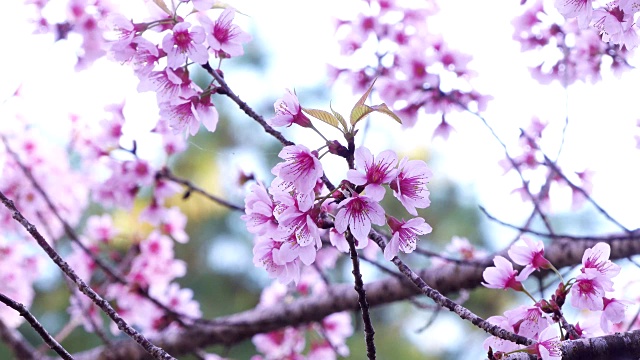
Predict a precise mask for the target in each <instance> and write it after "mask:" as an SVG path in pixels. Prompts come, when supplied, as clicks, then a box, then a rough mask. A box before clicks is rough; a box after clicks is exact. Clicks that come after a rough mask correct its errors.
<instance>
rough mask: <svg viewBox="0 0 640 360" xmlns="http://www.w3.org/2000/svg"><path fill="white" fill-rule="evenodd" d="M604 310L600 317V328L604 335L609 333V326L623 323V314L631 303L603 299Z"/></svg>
mask: <svg viewBox="0 0 640 360" xmlns="http://www.w3.org/2000/svg"><path fill="white" fill-rule="evenodd" d="M602 300H603V303H604V309H603V311H602V315H601V317H600V327H601V328H602V331H604V332H605V333H609V332H610V330H611V324H617V323H620V322H622V321H624V312H625V310H627V307H628V306H629V305H631V304H632V303H631V302H630V301H626V300H618V299H615V298H613V299H608V298H606V297H604V298H603V299H602Z"/></svg>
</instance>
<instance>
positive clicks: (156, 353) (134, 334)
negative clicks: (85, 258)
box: [0, 191, 174, 360]
mask: <svg viewBox="0 0 640 360" xmlns="http://www.w3.org/2000/svg"><path fill="white" fill-rule="evenodd" d="M0 201H2V203H3V204H4V206H5V207H6V208H7V209H8V210H9V211H10V212H12V217H13V219H15V220H16V221H17V222H18V223H20V225H22V226H23V227H24V228H25V230H27V232H28V233H29V234H30V235H31V237H33V239H34V240H35V241H36V242H37V243H38V245H40V247H41V248H42V249H43V250H44V251H45V252H46V253H47V255H48V256H49V258H50V259H51V260H52V261H53V262H54V263H55V264H56V265H57V266H58V267H59V268H60V270H62V272H64V273H65V275H67V277H69V278H70V279H71V280H72V281H73V282H74V283H75V284H76V286H78V289H79V290H80V291H81V292H82V293H83V294H85V295H86V296H87V297H88V298H89V299H91V301H93V302H94V303H95V304H96V305H98V307H99V308H100V309H102V311H104V312H105V314H107V316H109V318H111V320H113V321H114V322H115V323H116V325H117V326H118V329H120V330H121V331H122V332H124V333H125V334H127V335H128V336H129V337H131V338H132V339H133V340H135V341H136V342H137V343H138V344H139V345H140V346H142V347H143V348H144V349H145V350H146V351H147V352H148V353H149V354H151V355H152V356H153V357H154V358H156V359H166V360H168V359H174V357H172V356H171V355H169V354H167V353H166V352H165V351H164V350H163V349H161V348H159V347H157V346H155V345H153V344H152V343H151V342H150V341H149V340H147V338H146V337H144V336H143V335H142V334H140V333H139V332H138V331H136V330H135V329H134V328H132V327H131V326H130V325H129V324H127V322H126V321H125V320H124V319H123V318H122V317H121V316H120V315H118V313H117V312H116V311H115V310H114V309H113V307H111V305H110V304H109V303H108V302H107V301H106V300H104V299H103V298H102V297H101V296H100V295H98V294H97V293H96V292H95V291H94V290H93V289H92V288H91V287H89V286H88V285H87V284H86V283H85V282H84V281H83V280H82V279H81V278H80V277H79V276H78V275H77V274H76V273H75V271H74V270H73V269H72V268H71V266H69V264H68V263H67V262H66V261H64V260H63V259H62V257H60V255H59V254H58V253H57V252H56V251H55V250H54V249H53V248H52V247H51V245H49V243H48V242H47V241H46V240H45V239H44V237H42V235H41V234H40V233H39V232H38V229H36V227H35V226H34V225H33V224H31V223H30V222H29V221H28V220H27V219H26V218H25V217H24V216H23V215H22V213H20V211H18V209H17V208H16V207H15V205H14V204H13V201H11V200H10V199H8V198H7V197H6V196H5V195H4V193H3V192H1V191H0Z"/></svg>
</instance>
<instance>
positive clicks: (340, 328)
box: [251, 248, 353, 360]
mask: <svg viewBox="0 0 640 360" xmlns="http://www.w3.org/2000/svg"><path fill="white" fill-rule="evenodd" d="M338 255H339V252H338V251H335V250H334V249H331V248H325V249H322V250H321V251H320V252H318V259H317V261H316V262H317V264H318V266H319V269H328V268H332V267H334V266H335V262H336V260H337V257H338ZM326 287H327V284H326V283H325V282H324V281H323V280H322V277H321V276H320V274H319V273H318V270H316V269H315V268H313V267H305V268H304V270H303V271H302V275H301V277H300V281H299V282H298V283H297V284H296V285H295V286H286V285H283V284H282V283H280V282H273V283H272V284H271V285H270V286H269V287H267V288H265V289H264V290H263V291H262V295H261V297H260V303H259V304H258V306H257V308H258V309H260V308H263V307H268V306H274V305H281V304H283V303H287V302H288V301H293V300H294V299H295V298H296V297H299V296H314V295H319V294H325V293H326V291H327V290H326ZM351 335H353V326H352V323H351V315H350V314H349V313H348V312H340V313H335V314H332V315H329V316H327V317H325V318H324V319H323V320H322V321H320V322H317V323H311V324H307V325H304V326H299V327H291V326H289V327H285V328H283V329H280V330H277V331H273V332H270V333H266V334H258V335H255V336H254V337H253V339H252V341H253V343H254V345H255V346H256V349H257V350H258V351H259V352H260V353H261V354H262V355H255V356H253V357H252V358H251V359H252V360H276V359H292V360H293V359H295V360H305V359H306V360H332V359H337V358H338V357H348V356H349V348H348V347H347V346H346V344H345V342H346V339H347V338H349V337H350V336H351ZM307 339H309V342H310V344H309V347H308V349H309V350H308V352H307V353H306V354H303V352H304V350H305V348H307V346H306V343H307Z"/></svg>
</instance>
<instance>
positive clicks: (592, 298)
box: [571, 269, 605, 311]
mask: <svg viewBox="0 0 640 360" xmlns="http://www.w3.org/2000/svg"><path fill="white" fill-rule="evenodd" d="M603 278H604V277H603V276H602V275H600V273H598V271H597V270H595V269H586V271H585V272H584V273H582V274H580V275H578V277H577V278H576V282H575V283H574V284H573V286H572V287H571V305H572V306H573V307H576V308H578V309H588V310H592V311H598V310H602V308H603V301H602V297H603V296H604V294H605V290H604V289H603V287H602V283H601V280H602V279H603Z"/></svg>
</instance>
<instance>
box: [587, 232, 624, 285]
mask: <svg viewBox="0 0 640 360" xmlns="http://www.w3.org/2000/svg"><path fill="white" fill-rule="evenodd" d="M610 255H611V247H610V246H609V244H607V243H597V244H596V245H595V246H594V247H592V248H589V249H587V250H585V251H584V255H582V272H585V270H586V269H595V270H597V271H598V272H599V273H600V274H601V275H603V276H605V277H607V278H613V277H615V276H616V275H618V274H619V273H620V266H619V265H617V264H614V263H612V262H611V260H609V256H610ZM605 290H607V291H611V290H609V289H605Z"/></svg>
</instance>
